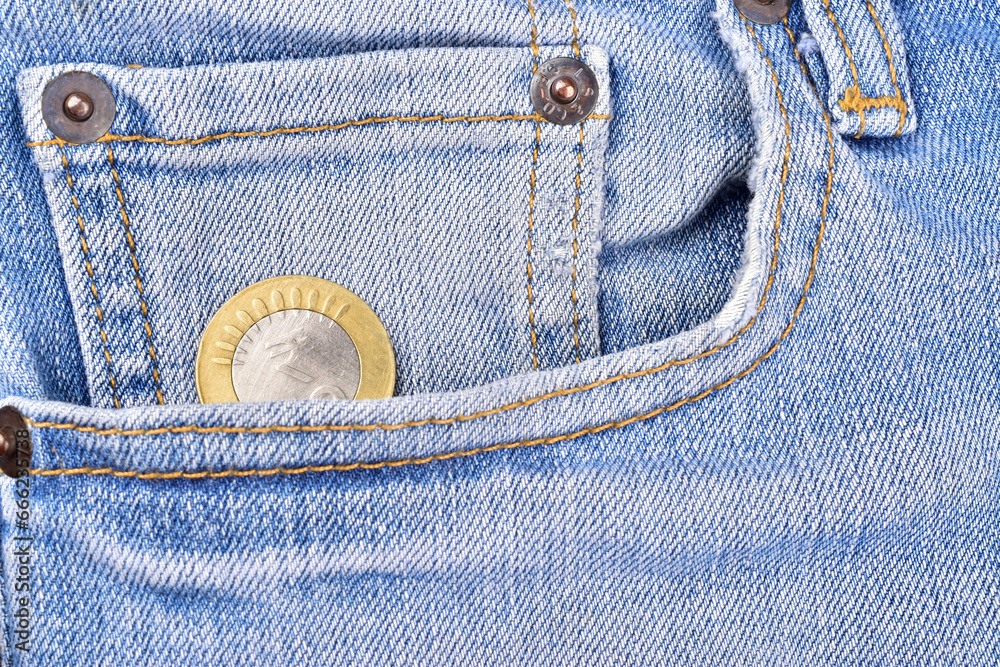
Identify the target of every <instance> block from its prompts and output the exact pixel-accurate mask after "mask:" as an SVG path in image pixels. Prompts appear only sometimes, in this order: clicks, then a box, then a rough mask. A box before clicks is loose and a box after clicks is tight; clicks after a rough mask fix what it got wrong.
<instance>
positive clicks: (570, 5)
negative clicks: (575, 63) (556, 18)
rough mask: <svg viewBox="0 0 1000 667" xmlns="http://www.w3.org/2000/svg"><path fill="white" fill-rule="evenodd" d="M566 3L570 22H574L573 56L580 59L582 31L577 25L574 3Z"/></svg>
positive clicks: (566, 0) (567, 1)
mask: <svg viewBox="0 0 1000 667" xmlns="http://www.w3.org/2000/svg"><path fill="white" fill-rule="evenodd" d="M563 1H564V2H565V3H566V9H567V10H569V17H570V20H572V22H573V55H575V56H576V57H577V59H579V58H580V31H579V29H578V28H577V25H576V9H574V8H573V3H572V2H571V1H570V0H563Z"/></svg>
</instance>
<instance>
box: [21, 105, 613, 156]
mask: <svg viewBox="0 0 1000 667" xmlns="http://www.w3.org/2000/svg"><path fill="white" fill-rule="evenodd" d="M587 118H593V119H595V120H611V114H591V115H589V116H587ZM523 120H533V121H536V122H545V123H547V122H548V121H547V120H545V118H543V117H542V116H540V115H539V114H537V113H533V114H504V115H485V116H468V115H464V116H444V115H441V114H437V115H433V116H398V115H397V116H369V117H367V118H360V119H356V120H346V121H343V122H340V123H335V124H332V123H326V124H323V125H300V126H298V127H277V128H272V129H270V130H242V131H236V130H233V131H229V132H221V133H219V134H207V135H204V136H201V137H195V138H187V139H168V138H166V137H150V136H146V135H144V134H130V135H122V134H111V133H108V134H105V135H104V136H103V137H101V138H99V139H95V140H94V142H93V143H104V144H110V143H119V142H133V141H138V142H142V143H147V144H164V145H167V146H182V145H190V146H197V145H200V144H204V143H208V142H210V141H220V140H222V139H244V138H247V137H258V138H261V139H264V138H267V137H273V136H279V135H286V134H300V133H304V132H330V131H334V130H342V129H344V128H347V127H360V126H364V125H378V124H381V123H394V122H398V123H433V122H440V123H459V122H465V123H481V122H500V121H523ZM24 145H25V146H27V147H28V148H42V147H45V146H59V147H66V146H78V145H79V144H72V143H70V142H68V141H65V140H63V139H60V138H58V137H56V138H53V139H45V140H43V141H28V142H25V144H24Z"/></svg>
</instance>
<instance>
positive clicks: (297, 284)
mask: <svg viewBox="0 0 1000 667" xmlns="http://www.w3.org/2000/svg"><path fill="white" fill-rule="evenodd" d="M195 378H196V382H197V385H198V396H199V398H201V401H202V402H203V403H221V402H233V401H245V402H251V401H280V400H285V399H294V398H313V399H340V400H344V399H355V398H388V397H389V396H392V393H393V388H394V386H395V382H396V365H395V360H394V357H393V353H392V345H391V344H390V342H389V335H388V333H386V331H385V327H384V326H382V323H381V322H380V321H379V319H378V317H377V316H376V315H375V313H374V312H373V311H372V309H371V308H369V307H368V304H366V303H365V302H364V301H362V300H361V298H360V297H358V296H357V295H356V294H354V293H353V292H351V291H349V290H347V289H346V288H344V287H341V286H340V285H337V284H336V283H332V282H329V281H326V280H321V279H319V278H311V277H309V276H282V277H280V278H271V279H270V280H264V281H262V282H259V283H257V284H255V285H251V286H250V287H248V288H247V289H245V290H243V291H241V292H240V293H239V294H237V295H236V296H234V297H233V298H232V299H230V300H229V301H228V302H226V303H225V304H224V305H223V306H222V308H220V309H219V311H218V312H217V313H216V314H215V316H214V317H213V318H212V321H211V322H210V323H209V325H208V327H207V328H206V329H205V334H204V336H203V337H202V340H201V346H200V347H199V350H198V361H197V367H196V372H195Z"/></svg>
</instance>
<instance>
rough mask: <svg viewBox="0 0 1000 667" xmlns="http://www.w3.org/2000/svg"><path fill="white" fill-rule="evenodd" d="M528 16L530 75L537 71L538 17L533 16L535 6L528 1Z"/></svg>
mask: <svg viewBox="0 0 1000 667" xmlns="http://www.w3.org/2000/svg"><path fill="white" fill-rule="evenodd" d="M528 15H529V17H530V19H531V73H532V74H534V73H535V72H537V71H538V58H539V55H538V26H537V21H538V17H536V16H535V5H534V3H532V1H531V0H528Z"/></svg>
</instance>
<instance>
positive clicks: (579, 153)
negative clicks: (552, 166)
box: [569, 121, 583, 363]
mask: <svg viewBox="0 0 1000 667" xmlns="http://www.w3.org/2000/svg"><path fill="white" fill-rule="evenodd" d="M582 172H583V121H580V142H579V144H578V145H577V149H576V203H575V204H574V206H573V274H572V280H573V283H572V286H571V287H570V290H569V295H570V299H571V300H572V301H573V342H574V344H575V347H576V363H580V316H579V312H578V309H577V297H576V259H577V255H578V254H579V244H578V242H577V238H578V236H577V228H578V221H579V218H580V185H581V182H582V180H581V176H580V175H581V173H582Z"/></svg>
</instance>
